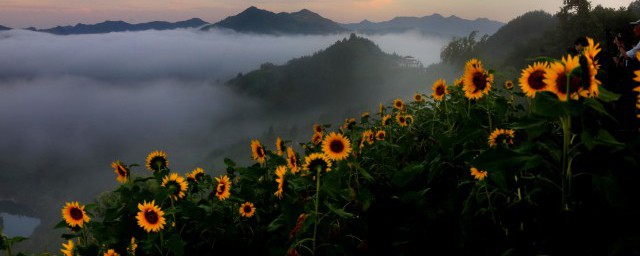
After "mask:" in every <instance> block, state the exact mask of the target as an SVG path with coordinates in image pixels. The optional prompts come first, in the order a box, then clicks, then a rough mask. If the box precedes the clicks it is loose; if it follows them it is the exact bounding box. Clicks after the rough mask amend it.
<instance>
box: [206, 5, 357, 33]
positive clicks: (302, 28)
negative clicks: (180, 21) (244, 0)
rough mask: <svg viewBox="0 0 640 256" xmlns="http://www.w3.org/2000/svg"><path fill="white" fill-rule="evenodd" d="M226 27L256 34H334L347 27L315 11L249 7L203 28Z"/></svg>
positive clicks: (343, 30)
mask: <svg viewBox="0 0 640 256" xmlns="http://www.w3.org/2000/svg"><path fill="white" fill-rule="evenodd" d="M212 28H228V29H233V30H235V31H238V32H244V33H246V32H248V33H258V34H335V33H341V32H345V31H346V30H347V29H345V28H343V27H341V26H340V25H339V24H338V23H336V22H334V21H332V20H330V19H327V18H324V17H322V16H320V15H319V14H317V13H314V12H312V11H309V10H307V9H302V10H301V11H298V12H292V13H286V12H281V13H273V12H270V11H267V10H262V9H258V8H256V7H254V6H251V7H249V8H248V9H246V10H244V11H243V12H241V13H239V14H238V15H235V16H230V17H227V18H226V19H224V20H222V21H220V22H218V23H215V24H212V25H209V26H205V27H204V28H203V30H210V29H212Z"/></svg>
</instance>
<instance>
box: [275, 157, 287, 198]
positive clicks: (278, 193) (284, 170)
mask: <svg viewBox="0 0 640 256" xmlns="http://www.w3.org/2000/svg"><path fill="white" fill-rule="evenodd" d="M286 173H287V167H286V166H284V165H281V166H278V168H276V176H278V178H276V182H277V183H278V191H276V192H275V193H273V194H274V195H276V196H277V197H278V198H280V199H282V192H283V188H284V175H285V174H286Z"/></svg>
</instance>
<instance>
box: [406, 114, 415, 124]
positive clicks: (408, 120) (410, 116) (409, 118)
mask: <svg viewBox="0 0 640 256" xmlns="http://www.w3.org/2000/svg"><path fill="white" fill-rule="evenodd" d="M404 120H405V122H406V123H407V125H412V124H413V116H412V115H405V116H404Z"/></svg>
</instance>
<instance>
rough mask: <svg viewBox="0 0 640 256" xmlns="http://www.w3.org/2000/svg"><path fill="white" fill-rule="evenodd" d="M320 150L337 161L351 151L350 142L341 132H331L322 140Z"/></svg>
mask: <svg viewBox="0 0 640 256" xmlns="http://www.w3.org/2000/svg"><path fill="white" fill-rule="evenodd" d="M322 151H323V152H324V154H325V155H326V156H327V157H329V159H331V160H333V161H339V160H342V159H345V158H347V157H348V156H349V153H351V142H350V141H349V138H347V137H345V136H342V134H340V133H335V132H332V133H331V134H329V135H327V136H326V137H325V138H324V140H323V141H322Z"/></svg>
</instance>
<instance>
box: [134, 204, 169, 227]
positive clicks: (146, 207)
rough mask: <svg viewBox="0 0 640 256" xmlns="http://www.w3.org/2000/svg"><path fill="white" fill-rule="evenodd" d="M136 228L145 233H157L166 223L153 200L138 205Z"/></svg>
mask: <svg viewBox="0 0 640 256" xmlns="http://www.w3.org/2000/svg"><path fill="white" fill-rule="evenodd" d="M138 210H140V211H139V212H138V215H136V219H137V220H138V226H140V227H141V228H143V229H144V231H147V233H149V232H151V231H153V232H158V231H160V230H162V229H163V228H164V224H166V221H165V219H164V212H163V211H162V210H161V209H160V207H158V206H156V203H155V200H154V201H151V202H149V203H147V201H144V203H142V204H140V203H139V204H138Z"/></svg>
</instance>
